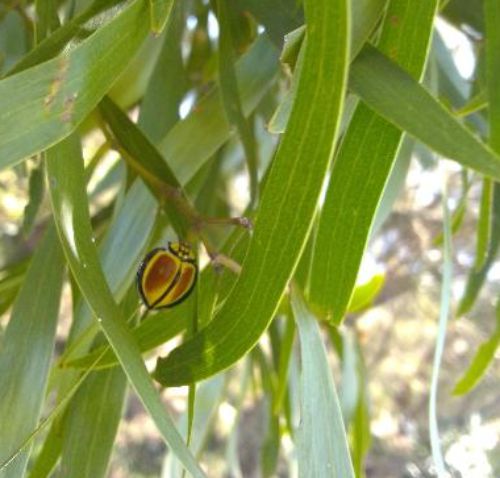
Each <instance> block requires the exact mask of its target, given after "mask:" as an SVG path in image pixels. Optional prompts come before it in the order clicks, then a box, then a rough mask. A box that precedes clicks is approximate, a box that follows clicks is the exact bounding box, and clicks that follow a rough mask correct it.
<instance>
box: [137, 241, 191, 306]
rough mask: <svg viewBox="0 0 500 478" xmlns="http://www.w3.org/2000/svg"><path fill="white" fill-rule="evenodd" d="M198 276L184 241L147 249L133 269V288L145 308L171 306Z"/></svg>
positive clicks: (186, 293)
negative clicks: (135, 271) (134, 281)
mask: <svg viewBox="0 0 500 478" xmlns="http://www.w3.org/2000/svg"><path fill="white" fill-rule="evenodd" d="M197 275H198V267H197V264H196V255H195V253H194V252H193V250H192V249H191V247H190V246H189V244H186V243H184V242H169V243H168V247H167V248H164V247H158V248H156V249H153V250H152V251H151V252H149V253H148V254H147V255H146V257H145V258H144V260H143V261H142V263H141V265H140V267H139V270H138V271H137V288H138V290H139V294H140V295H141V298H142V301H143V302H144V305H145V306H146V307H147V308H148V309H162V308H166V307H173V306H174V305H177V304H179V303H181V302H182V301H183V300H185V299H186V298H187V297H188V296H189V294H190V293H191V292H192V290H193V288H194V285H195V283H196V278H197Z"/></svg>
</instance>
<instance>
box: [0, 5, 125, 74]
mask: <svg viewBox="0 0 500 478" xmlns="http://www.w3.org/2000/svg"><path fill="white" fill-rule="evenodd" d="M123 3H125V2H124V0H95V1H94V3H93V4H92V5H91V6H90V7H89V8H87V9H86V10H85V11H84V12H82V13H81V14H80V15H78V16H77V17H75V18H73V19H72V20H71V21H70V22H68V23H66V24H65V25H63V26H62V27H60V28H59V29H58V30H57V31H56V32H55V33H53V34H52V35H50V36H49V37H48V38H45V40H43V41H42V42H41V43H40V44H39V45H37V46H36V48H34V49H33V50H31V51H30V52H29V53H28V54H27V55H25V56H23V57H22V58H21V60H20V61H19V62H18V63H16V64H15V65H14V66H13V67H12V68H11V69H10V70H9V71H8V73H7V74H8V75H13V74H14V73H19V72H20V71H22V70H26V69H27V68H30V67H32V66H35V65H38V64H39V63H43V62H45V61H47V60H50V59H51V58H53V57H55V56H56V55H58V54H59V53H60V52H61V51H62V49H63V48H64V47H65V46H66V45H67V44H68V43H69V42H75V41H76V40H77V38H78V37H79V35H80V34H81V31H82V30H84V29H85V27H86V26H87V27H88V28H93V29H95V28H96V27H98V26H99V25H103V24H104V23H105V22H106V20H110V19H111V17H110V15H111V14H116V6H117V4H123Z"/></svg>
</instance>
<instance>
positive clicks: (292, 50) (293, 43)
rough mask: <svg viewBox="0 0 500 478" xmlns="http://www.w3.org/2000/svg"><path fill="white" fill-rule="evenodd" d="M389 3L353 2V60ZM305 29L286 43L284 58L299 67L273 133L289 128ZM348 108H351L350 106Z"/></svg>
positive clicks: (271, 128)
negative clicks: (288, 123)
mask: <svg viewBox="0 0 500 478" xmlns="http://www.w3.org/2000/svg"><path fill="white" fill-rule="evenodd" d="M386 3H387V2H386V0H356V1H355V2H351V8H352V12H351V16H352V27H351V47H350V58H351V60H352V59H354V58H355V57H356V56H357V54H358V53H359V51H360V50H361V48H362V47H363V45H364V44H365V42H366V41H367V40H368V38H369V36H370V35H371V33H372V32H373V29H374V28H375V26H376V24H377V22H378V21H379V20H380V17H381V16H382V13H383V8H384V5H385V4H386ZM304 30H305V27H304V26H302V27H300V28H297V29H296V30H294V31H293V32H290V33H289V34H288V35H287V36H286V37H285V45H284V47H283V52H282V54H281V61H282V62H283V63H284V64H288V65H290V66H295V70H294V74H293V78H292V82H291V86H290V89H289V90H288V91H287V92H286V94H285V97H284V98H283V100H282V101H281V103H280V104H279V106H278V108H277V109H276V111H275V112H274V115H273V117H272V118H271V120H270V122H269V125H268V129H269V131H270V132H271V133H275V134H278V133H283V132H284V131H285V128H286V124H287V122H288V118H289V117H290V113H291V110H292V105H293V101H294V98H295V94H296V91H297V84H298V80H299V77H300V66H301V65H300V61H299V55H300V53H299V52H300V51H302V50H303V48H301V46H302V43H303V40H304ZM345 109H346V110H347V108H345Z"/></svg>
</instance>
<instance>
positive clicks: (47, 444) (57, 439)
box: [29, 421, 63, 478]
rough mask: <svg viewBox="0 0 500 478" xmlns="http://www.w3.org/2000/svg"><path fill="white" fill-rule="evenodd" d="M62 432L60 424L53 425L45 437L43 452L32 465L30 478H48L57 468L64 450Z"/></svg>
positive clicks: (57, 422)
mask: <svg viewBox="0 0 500 478" xmlns="http://www.w3.org/2000/svg"><path fill="white" fill-rule="evenodd" d="M62 445H63V443H62V432H61V427H60V422H59V421H56V422H55V423H53V424H52V426H51V428H50V431H49V433H48V434H47V436H46V437H45V440H44V442H43V446H42V449H41V451H40V452H39V453H38V456H37V457H36V460H35V461H34V463H33V464H32V465H31V470H30V474H29V478H47V477H48V476H49V475H50V473H51V472H52V470H53V469H54V468H55V466H56V464H57V461H58V460H59V456H60V455H61V450H62Z"/></svg>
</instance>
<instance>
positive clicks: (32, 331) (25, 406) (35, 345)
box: [0, 225, 64, 478]
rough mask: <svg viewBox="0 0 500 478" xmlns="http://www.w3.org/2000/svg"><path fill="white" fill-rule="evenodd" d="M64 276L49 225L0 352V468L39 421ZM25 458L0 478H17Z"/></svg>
mask: <svg viewBox="0 0 500 478" xmlns="http://www.w3.org/2000/svg"><path fill="white" fill-rule="evenodd" d="M63 272H64V260H63V254H62V251H61V247H60V245H59V243H58V241H57V236H56V233H55V229H54V227H53V225H52V226H50V227H49V228H48V230H47V232H46V234H45V238H44V239H43V241H42V243H41V244H40V245H39V246H38V250H37V252H36V253H35V255H34V257H33V259H32V262H31V265H30V267H29V269H28V272H27V274H26V277H25V280H24V283H23V286H22V288H21V290H20V292H19V294H18V295H17V298H16V302H15V304H14V309H13V311H12V316H11V319H10V321H9V324H8V326H7V330H6V333H5V338H4V340H3V344H2V348H1V349H0V422H1V423H2V429H1V431H0V463H3V462H4V461H5V460H6V459H7V458H9V457H10V456H11V455H12V453H14V452H15V451H16V450H17V447H18V445H19V444H20V443H21V442H22V441H23V440H24V439H26V437H27V436H28V435H29V434H30V432H31V431H32V430H33V429H34V428H35V427H36V425H37V422H38V419H39V416H40V412H41V408H42V404H43V402H44V398H45V389H46V382H47V375H48V371H49V366H50V361H51V359H52V353H53V348H54V341H55V333H56V325H57V318H58V312H59V300H60V295H61V289H62V282H63ZM28 456H29V451H26V452H24V453H22V454H20V455H18V456H17V458H16V459H15V460H14V461H13V462H12V463H11V464H10V465H9V466H8V467H7V468H6V469H4V470H2V471H0V476H1V477H2V478H7V477H16V476H22V475H23V473H24V470H25V467H26V463H27V460H28Z"/></svg>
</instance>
